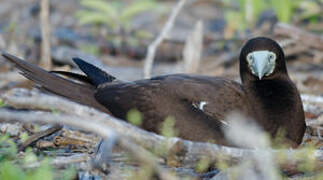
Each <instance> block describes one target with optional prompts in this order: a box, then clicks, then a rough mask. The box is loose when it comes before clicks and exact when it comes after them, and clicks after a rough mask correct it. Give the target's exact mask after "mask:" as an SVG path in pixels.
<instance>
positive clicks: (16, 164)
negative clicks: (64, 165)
mask: <svg viewBox="0 0 323 180" xmlns="http://www.w3.org/2000/svg"><path fill="white" fill-rule="evenodd" d="M37 162H40V166H39V167H36V168H27V166H28V165H30V164H32V163H37ZM56 171H58V170H57V169H55V168H53V167H52V166H51V165H50V159H48V158H47V157H44V158H40V157H37V156H36V154H34V153H33V151H32V149H31V148H27V149H26V151H25V153H24V158H23V159H22V158H19V156H18V151H17V146H16V143H15V142H14V141H13V140H12V139H11V138H10V137H9V136H8V135H0V179H19V180H43V179H48V180H51V179H55V178H56V179H57V178H58V179H62V178H63V179H66V180H67V179H73V177H74V175H75V171H74V169H71V168H69V169H67V170H64V172H63V173H62V175H60V174H61V173H56ZM57 174H58V175H57Z"/></svg>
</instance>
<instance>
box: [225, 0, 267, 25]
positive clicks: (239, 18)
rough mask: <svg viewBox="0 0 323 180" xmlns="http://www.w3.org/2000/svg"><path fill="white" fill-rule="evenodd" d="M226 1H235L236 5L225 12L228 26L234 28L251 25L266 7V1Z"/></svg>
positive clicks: (230, 0)
mask: <svg viewBox="0 0 323 180" xmlns="http://www.w3.org/2000/svg"><path fill="white" fill-rule="evenodd" d="M228 3H231V4H234V3H237V4H236V5H238V7H236V8H234V9H233V10H229V11H226V13H225V18H226V20H227V22H228V25H229V27H230V28H231V29H234V30H236V29H237V30H245V29H247V28H248V27H252V26H253V25H254V23H255V21H256V20H257V17H258V16H259V15H260V13H261V12H262V11H263V10H265V7H266V1H259V0H238V1H236V0H228Z"/></svg>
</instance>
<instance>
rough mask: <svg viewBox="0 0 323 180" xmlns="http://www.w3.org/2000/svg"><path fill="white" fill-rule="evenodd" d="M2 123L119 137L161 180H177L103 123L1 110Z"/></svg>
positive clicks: (150, 157)
mask: <svg viewBox="0 0 323 180" xmlns="http://www.w3.org/2000/svg"><path fill="white" fill-rule="evenodd" d="M0 122H23V123H32V122H35V123H41V122H45V123H49V124H64V125H68V126H72V127H77V128H80V129H83V130H86V131H90V132H93V133H96V134H98V135H100V136H102V137H104V138H107V139H108V138H111V137H117V139H116V140H117V142H118V144H119V145H120V146H121V147H123V148H124V149H125V150H127V151H128V152H129V153H130V154H132V155H133V156H134V157H135V158H136V159H137V160H138V161H139V162H142V163H143V164H145V165H149V166H151V167H152V169H154V170H155V171H156V172H157V173H158V174H159V175H160V177H161V179H165V180H166V179H175V178H174V177H173V176H172V175H170V173H168V172H166V171H165V170H164V169H162V168H161V167H159V166H158V165H157V160H156V159H155V158H154V156H153V155H152V154H150V153H149V152H147V151H146V150H144V149H143V148H142V147H140V146H137V145H136V144H134V143H131V142H130V141H128V140H127V139H126V138H125V136H123V135H120V134H119V135H118V136H117V135H115V134H116V133H115V132H114V131H113V130H112V129H110V128H109V126H107V125H106V124H104V123H103V122H102V121H101V122H99V121H93V119H91V123H89V121H88V119H83V118H80V117H78V116H73V115H63V114H53V113H49V112H40V111H36V112H19V111H12V110H4V109H1V110H0Z"/></svg>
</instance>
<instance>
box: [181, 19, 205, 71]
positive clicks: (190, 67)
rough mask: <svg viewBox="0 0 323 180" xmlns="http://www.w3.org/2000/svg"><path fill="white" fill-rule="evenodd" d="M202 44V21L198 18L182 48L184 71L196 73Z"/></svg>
mask: <svg viewBox="0 0 323 180" xmlns="http://www.w3.org/2000/svg"><path fill="white" fill-rule="evenodd" d="M202 46H203V23H202V21H201V20H199V21H198V22H197V23H196V24H195V26H194V29H193V31H192V32H191V33H190V35H189V36H188V37H187V39H186V42H185V46H184V50H183V58H184V71H185V73H196V72H197V70H198V68H199V66H200V61H201V55H202Z"/></svg>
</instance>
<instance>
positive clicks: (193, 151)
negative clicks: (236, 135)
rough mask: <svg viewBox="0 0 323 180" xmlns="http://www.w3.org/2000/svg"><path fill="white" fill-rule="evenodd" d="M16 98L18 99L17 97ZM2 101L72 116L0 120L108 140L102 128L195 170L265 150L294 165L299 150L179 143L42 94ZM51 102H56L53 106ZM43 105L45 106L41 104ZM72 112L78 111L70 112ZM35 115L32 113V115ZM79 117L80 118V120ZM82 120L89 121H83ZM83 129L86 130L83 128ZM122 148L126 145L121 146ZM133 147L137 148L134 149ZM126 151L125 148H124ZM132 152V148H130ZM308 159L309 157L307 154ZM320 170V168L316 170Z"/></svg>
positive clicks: (20, 115) (5, 114)
mask: <svg viewBox="0 0 323 180" xmlns="http://www.w3.org/2000/svg"><path fill="white" fill-rule="evenodd" d="M17 95H18V96H19V98H17ZM2 98H3V99H4V100H5V101H6V102H7V104H10V105H13V106H14V107H20V108H28V106H30V105H32V106H33V109H37V107H39V108H41V109H43V110H44V109H46V108H48V109H52V108H55V109H56V110H59V111H61V112H65V111H66V112H67V113H75V114H77V115H78V116H75V115H68V114H65V113H64V114H63V113H62V114H52V113H48V112H38V111H37V112H16V111H9V110H5V109H3V110H0V121H6V122H8V121H21V122H31V121H37V122H47V123H62V124H66V125H70V126H74V127H79V128H82V129H84V130H88V131H92V132H95V133H97V134H99V135H101V136H102V137H110V136H112V135H113V133H111V131H110V132H109V133H108V132H105V131H104V130H106V128H108V127H109V128H108V129H110V128H112V129H113V130H114V131H115V132H117V133H118V134H122V137H126V138H121V139H127V141H128V139H129V140H131V142H136V143H137V144H139V145H141V146H143V147H145V148H146V149H150V150H153V151H154V150H158V149H161V148H165V144H167V145H169V146H167V147H166V149H165V150H166V151H169V150H173V149H176V148H174V147H176V146H177V147H180V148H177V149H180V150H181V152H184V153H178V154H177V153H175V155H176V156H178V158H177V159H181V160H182V162H181V163H182V164H185V166H186V167H195V164H196V163H198V162H199V160H200V159H201V158H203V157H208V159H209V160H210V161H213V160H217V159H223V157H228V162H231V163H232V162H233V161H237V160H242V159H244V158H247V157H251V156H253V155H254V154H257V153H259V154H262V153H264V152H265V151H272V153H273V154H274V157H278V156H281V155H282V154H285V156H286V157H287V159H286V162H288V164H295V163H298V160H297V158H295V156H296V155H297V154H299V153H300V152H303V150H254V149H239V148H232V147H226V146H219V145H216V144H210V143H199V142H192V141H187V140H181V139H179V138H168V139H167V138H164V137H162V136H159V135H157V134H154V133H150V132H147V131H144V130H142V129H139V128H137V127H135V126H132V125H130V124H128V123H125V122H124V121H121V120H118V119H116V118H113V117H110V116H109V115H107V114H105V113H102V112H99V111H96V110H94V109H92V108H88V107H85V106H82V105H79V104H76V103H73V102H70V101H67V100H65V99H62V98H59V97H57V96H52V97H51V96H49V95H45V94H38V95H37V94H34V95H32V94H31V95H30V94H28V95H27V96H22V95H21V94H20V95H19V94H18V93H16V95H14V94H12V93H11V95H10V94H5V95H2ZM42 99H47V100H49V104H51V105H53V107H50V106H49V105H48V104H47V102H46V101H45V100H42ZM54 99H55V101H56V103H54ZM45 102H46V103H45ZM73 109H78V111H74V112H73ZM35 113H36V114H35ZM79 116H81V117H82V118H80V117H79ZM86 119H91V121H90V122H89V121H87V120H86ZM83 126H86V127H83ZM125 146H126V145H125ZM134 147H137V146H134ZM126 149H127V148H126ZM133 150H134V149H133ZM308 156H310V154H308ZM313 156H315V158H316V159H318V161H319V162H322V161H323V151H321V150H316V151H315V153H314V155H313ZM320 168H321V167H320Z"/></svg>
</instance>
